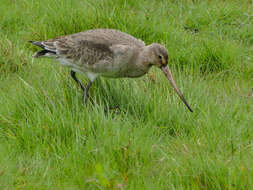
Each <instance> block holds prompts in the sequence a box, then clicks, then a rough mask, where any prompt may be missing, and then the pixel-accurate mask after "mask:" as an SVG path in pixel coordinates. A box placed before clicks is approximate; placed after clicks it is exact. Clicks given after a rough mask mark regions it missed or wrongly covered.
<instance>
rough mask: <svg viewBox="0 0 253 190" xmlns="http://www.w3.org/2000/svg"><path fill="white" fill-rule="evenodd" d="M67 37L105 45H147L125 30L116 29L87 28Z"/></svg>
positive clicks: (139, 46) (140, 46)
mask: <svg viewBox="0 0 253 190" xmlns="http://www.w3.org/2000/svg"><path fill="white" fill-rule="evenodd" d="M67 37H69V38H72V39H73V40H74V39H76V40H87V41H92V42H94V43H98V44H105V45H116V44H121V45H129V46H135V47H138V48H142V47H144V46H145V43H144V42H143V41H142V40H139V39H136V38H135V37H133V36H131V35H129V34H127V33H125V32H121V31H119V30H115V29H94V30H87V31H84V32H79V33H76V34H72V35H69V36H67Z"/></svg>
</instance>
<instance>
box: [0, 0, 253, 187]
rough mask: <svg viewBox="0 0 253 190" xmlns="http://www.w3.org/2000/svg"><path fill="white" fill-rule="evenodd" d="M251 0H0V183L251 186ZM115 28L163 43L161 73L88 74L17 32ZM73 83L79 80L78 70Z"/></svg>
mask: <svg viewBox="0 0 253 190" xmlns="http://www.w3.org/2000/svg"><path fill="white" fill-rule="evenodd" d="M252 12H253V4H252V1H246V0H245V1H239V0H238V1H236V0H235V1H232V0H231V1H229V0H227V1H190V0H184V1H183V0H182V1H173V0H166V1H165V0H163V1H145V0H139V1H134V0H130V1H125V0H113V1H109V0H108V1H107V0H104V1H100V0H93V1H91V0H86V1H77V0H72V1H67V0H65V1H56V0H44V1H32V0H21V1H14V0H9V1H2V2H1V4H0V18H1V19H0V189H152V190H153V189H159V190H160V189H242V190H244V189H252V188H253V181H252V176H253V172H252V171H253V170H252V169H253V168H252V165H253V161H252V156H253V149H252V138H253V135H252V134H253V128H252V126H253V88H252V84H253V75H252V73H253V64H252V59H253V52H252V45H253V36H252V34H253V30H252V29H253V24H252V23H253V22H252V21H253V17H252ZM91 28H115V29H120V30H122V31H124V32H127V33H130V34H132V35H134V36H136V37H137V38H141V39H143V40H144V41H145V42H146V43H147V44H149V43H152V42H159V43H162V44H164V45H165V46H166V47H167V49H168V51H169V54H170V61H169V66H170V67H171V68H172V71H173V75H174V78H175V80H176V82H177V84H178V86H179V87H180V89H181V90H182V92H183V94H184V96H185V97H186V99H187V101H188V102H189V103H190V104H191V106H192V108H193V109H194V113H190V112H189V111H188V110H187V109H186V108H185V106H184V105H183V104H182V102H181V101H180V100H179V98H178V97H177V96H176V95H175V93H174V91H173V90H172V88H171V87H170V85H169V83H168V81H167V80H166V78H165V77H164V76H163V74H162V73H161V72H160V71H159V70H158V69H155V68H153V69H152V70H151V72H150V73H149V74H148V75H146V76H144V77H142V78H138V79H116V80H115V79H105V78H101V79H98V80H96V81H95V83H94V85H93V86H92V88H91V90H90V95H91V97H92V99H93V103H92V102H89V103H88V105H87V106H86V107H85V106H83V104H82V101H81V98H80V97H81V91H80V89H79V88H78V86H77V85H76V84H75V82H74V81H73V80H72V79H71V77H70V75H69V70H68V69H66V68H61V67H59V65H58V64H57V63H54V62H53V61H51V60H47V59H33V58H32V54H33V52H34V51H36V50H37V49H36V47H33V46H31V45H30V44H28V43H27V41H28V40H45V39H48V38H53V37H56V36H60V35H66V34H71V33H75V32H79V31H83V30H87V29H91ZM79 77H80V78H82V77H83V81H84V83H85V82H87V79H86V78H85V76H81V75H79Z"/></svg>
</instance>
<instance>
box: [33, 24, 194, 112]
mask: <svg viewBox="0 0 253 190" xmlns="http://www.w3.org/2000/svg"><path fill="white" fill-rule="evenodd" d="M31 43H32V44H34V45H37V46H39V47H41V48H43V50H41V51H39V52H37V53H36V54H35V55H34V57H36V58H39V57H52V58H55V59H57V60H58V61H59V63H60V64H61V65H63V66H67V67H70V68H71V76H72V77H73V79H74V80H75V81H76V82H77V83H78V84H79V85H80V86H81V88H82V89H83V91H84V93H83V101H85V100H86V96H87V93H88V90H89V88H90V86H91V83H92V81H93V80H94V79H95V78H96V77H97V76H103V77H112V78H119V77H131V78H132V77H140V76H142V75H144V74H146V73H147V72H148V71H149V69H150V68H151V66H153V65H154V66H157V67H159V68H161V69H162V71H163V72H164V74H165V75H166V76H167V78H168V79H169V80H170V82H171V84H172V85H173V87H174V89H175V91H176V92H177V94H178V95H179V96H180V98H181V99H182V100H183V102H184V103H185V104H186V106H187V107H188V109H189V110H190V111H192V110H191V108H190V106H189V105H188V104H187V102H186V101H185V99H184V97H183V95H182V93H181V92H180V90H179V89H178V87H177V86H176V83H175V82H174V80H173V78H172V76H171V73H170V70H169V68H168V66H167V65H168V59H169V58H168V52H167V50H166V48H165V47H164V46H162V45H161V44H158V43H153V44H150V45H148V46H146V45H145V43H144V42H143V41H142V40H139V39H136V38H134V37H133V36H131V35H129V34H126V33H124V32H121V31H119V30H114V29H95V30H87V31H84V32H80V33H76V34H72V35H67V36H61V37H58V38H55V39H50V40H46V41H41V42H38V41H31ZM75 72H80V73H86V74H87V75H88V77H89V78H90V82H89V84H88V86H87V87H86V88H84V87H83V85H82V84H81V82H80V81H79V80H78V79H77V78H76V75H75Z"/></svg>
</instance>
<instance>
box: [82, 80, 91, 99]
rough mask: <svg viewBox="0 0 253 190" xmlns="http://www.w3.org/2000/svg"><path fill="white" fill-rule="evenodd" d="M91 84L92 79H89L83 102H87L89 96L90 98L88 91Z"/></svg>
mask: <svg viewBox="0 0 253 190" xmlns="http://www.w3.org/2000/svg"><path fill="white" fill-rule="evenodd" d="M91 84H92V81H89V83H88V85H87V86H86V88H85V89H84V91H83V103H84V104H86V102H87V98H88V97H87V96H88V92H89V89H90V87H91Z"/></svg>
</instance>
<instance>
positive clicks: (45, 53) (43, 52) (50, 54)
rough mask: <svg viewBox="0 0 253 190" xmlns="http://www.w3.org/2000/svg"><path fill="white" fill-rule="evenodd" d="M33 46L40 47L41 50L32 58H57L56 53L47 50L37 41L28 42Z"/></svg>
mask: <svg viewBox="0 0 253 190" xmlns="http://www.w3.org/2000/svg"><path fill="white" fill-rule="evenodd" d="M29 42H30V43H32V44H33V45H36V46H38V47H41V48H42V49H43V50H41V51H39V52H37V53H36V54H35V55H34V56H33V57H34V58H40V57H57V56H56V51H54V50H50V49H48V48H47V47H46V46H45V45H44V44H43V42H39V41H29Z"/></svg>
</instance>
